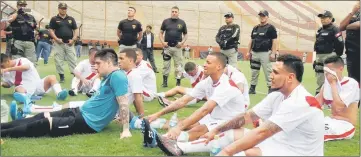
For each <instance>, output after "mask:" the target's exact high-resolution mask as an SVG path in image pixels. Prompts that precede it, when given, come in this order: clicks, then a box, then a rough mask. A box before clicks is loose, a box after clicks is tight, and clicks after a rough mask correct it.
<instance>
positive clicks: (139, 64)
mask: <svg viewBox="0 0 361 157" xmlns="http://www.w3.org/2000/svg"><path fill="white" fill-rule="evenodd" d="M136 53H137V60H136V62H135V64H136V69H138V71H139V73H140V76H141V77H142V82H143V85H144V88H145V90H146V91H147V92H148V93H143V101H146V102H148V101H152V100H153V99H154V97H155V94H156V93H157V80H156V76H155V73H154V71H153V68H152V66H151V65H150V64H149V63H148V62H147V61H145V60H143V52H142V50H141V49H139V48H137V49H136Z"/></svg>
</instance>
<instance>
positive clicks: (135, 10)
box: [129, 7, 137, 12]
mask: <svg viewBox="0 0 361 157" xmlns="http://www.w3.org/2000/svg"><path fill="white" fill-rule="evenodd" d="M129 8H131V9H133V10H134V12H137V9H135V8H134V7H129Z"/></svg>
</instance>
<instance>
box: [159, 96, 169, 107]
mask: <svg viewBox="0 0 361 157" xmlns="http://www.w3.org/2000/svg"><path fill="white" fill-rule="evenodd" d="M158 102H159V104H160V105H161V106H163V107H167V106H169V102H166V99H165V98H163V97H161V96H158Z"/></svg>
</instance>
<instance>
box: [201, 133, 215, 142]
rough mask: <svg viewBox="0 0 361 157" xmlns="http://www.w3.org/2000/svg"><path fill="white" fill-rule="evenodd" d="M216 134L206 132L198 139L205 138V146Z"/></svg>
mask: <svg viewBox="0 0 361 157" xmlns="http://www.w3.org/2000/svg"><path fill="white" fill-rule="evenodd" d="M216 135H217V133H215V132H214V131H210V132H207V133H206V134H204V135H202V136H201V137H200V138H205V139H206V141H205V144H206V145H207V144H208V143H209V142H210V141H212V140H213V139H214V136H216Z"/></svg>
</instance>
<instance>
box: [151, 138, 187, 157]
mask: <svg viewBox="0 0 361 157" xmlns="http://www.w3.org/2000/svg"><path fill="white" fill-rule="evenodd" d="M157 145H158V147H159V148H160V149H161V150H162V151H163V152H164V153H165V154H167V156H181V155H184V153H183V151H182V150H181V149H180V148H179V147H178V145H177V141H176V140H172V139H169V138H167V137H165V136H161V135H158V134H157Z"/></svg>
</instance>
